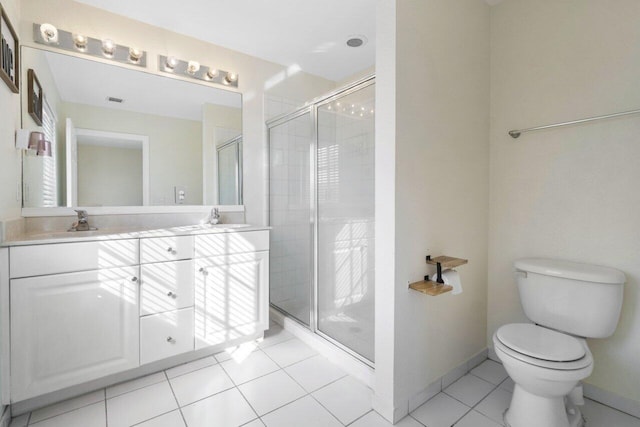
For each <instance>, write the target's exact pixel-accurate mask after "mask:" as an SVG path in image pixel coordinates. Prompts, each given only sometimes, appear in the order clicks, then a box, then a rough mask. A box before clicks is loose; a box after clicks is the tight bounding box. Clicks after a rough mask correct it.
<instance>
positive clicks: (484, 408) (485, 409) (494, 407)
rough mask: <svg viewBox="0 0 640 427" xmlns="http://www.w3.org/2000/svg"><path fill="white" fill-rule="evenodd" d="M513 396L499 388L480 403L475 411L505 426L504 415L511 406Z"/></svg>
mask: <svg viewBox="0 0 640 427" xmlns="http://www.w3.org/2000/svg"><path fill="white" fill-rule="evenodd" d="M511 395H512V394H511V393H510V392H508V391H507V390H503V389H501V388H497V389H495V390H493V391H492V392H491V393H489V395H488V396H487V397H485V398H484V399H483V400H482V402H480V403H478V405H477V406H476V407H475V408H474V409H475V410H476V411H478V412H480V413H481V414H483V415H486V416H487V417H489V418H491V419H492V420H493V421H495V422H497V423H499V424H504V420H503V415H504V411H506V410H507V408H508V407H509V405H510V404H511Z"/></svg>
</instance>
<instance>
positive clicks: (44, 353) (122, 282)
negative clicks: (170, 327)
mask: <svg viewBox="0 0 640 427" xmlns="http://www.w3.org/2000/svg"><path fill="white" fill-rule="evenodd" d="M137 278H138V267H137V266H133V267H122V268H113V269H101V270H92V271H86V272H79V273H65V274H54V275H44V276H37V277H25V278H19V279H11V285H10V293H11V297H10V298H11V300H10V301H11V302H10V304H11V395H12V396H11V400H12V401H20V400H23V399H26V398H30V397H34V396H37V395H40V394H44V393H47V392H51V391H55V390H59V389H61V388H64V387H68V386H71V385H74V384H80V383H83V382H86V381H90V380H94V379H96V378H100V377H103V376H105V375H109V374H114V373H117V372H120V371H124V370H127V369H130V368H135V367H136V366H138V364H139V359H138V351H139V350H138V348H139V347H138V283H137V280H138V279H137Z"/></svg>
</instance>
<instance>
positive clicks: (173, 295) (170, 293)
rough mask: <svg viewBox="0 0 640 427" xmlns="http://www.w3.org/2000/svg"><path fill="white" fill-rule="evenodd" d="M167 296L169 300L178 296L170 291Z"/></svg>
mask: <svg viewBox="0 0 640 427" xmlns="http://www.w3.org/2000/svg"><path fill="white" fill-rule="evenodd" d="M167 296H168V297H171V298H173V299H176V298H178V295H176V294H174V293H173V292H171V291H169V292H167Z"/></svg>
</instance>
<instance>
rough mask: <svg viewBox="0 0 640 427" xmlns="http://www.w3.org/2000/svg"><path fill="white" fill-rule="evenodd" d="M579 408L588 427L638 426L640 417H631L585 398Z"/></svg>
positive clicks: (639, 426)
mask: <svg viewBox="0 0 640 427" xmlns="http://www.w3.org/2000/svg"><path fill="white" fill-rule="evenodd" d="M584 401H585V405H584V406H583V407H582V408H581V411H582V415H583V416H584V418H585V419H586V420H587V423H586V425H587V426H588V427H613V426H615V427H640V418H636V417H632V416H631V415H627V414H625V413H623V412H620V411H616V410H615V409H613V408H610V407H608V406H605V405H602V404H600V403H598V402H594V401H593V400H590V399H585V400H584Z"/></svg>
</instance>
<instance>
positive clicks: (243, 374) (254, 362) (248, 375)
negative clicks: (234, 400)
mask: <svg viewBox="0 0 640 427" xmlns="http://www.w3.org/2000/svg"><path fill="white" fill-rule="evenodd" d="M221 366H222V367H223V368H224V370H225V371H226V372H227V374H228V375H229V376H230V377H231V379H232V380H233V382H234V383H236V384H243V383H246V382H247V381H251V380H253V379H256V378H258V377H261V376H263V375H266V374H269V373H271V372H274V371H277V370H278V369H280V367H279V366H278V365H277V364H276V363H275V362H274V361H273V360H271V359H270V358H269V356H267V355H266V354H264V353H263V352H262V351H254V352H253V353H251V354H250V355H249V356H247V358H246V359H243V360H236V359H230V360H227V361H224V362H222V363H221Z"/></svg>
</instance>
